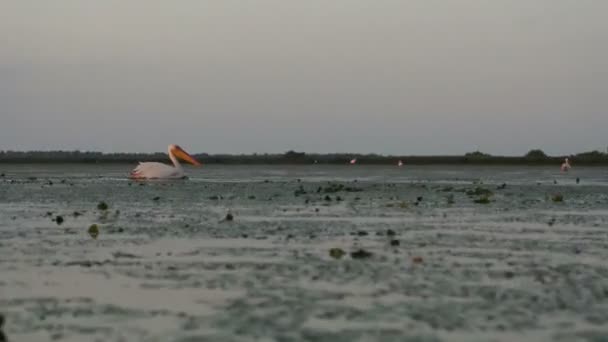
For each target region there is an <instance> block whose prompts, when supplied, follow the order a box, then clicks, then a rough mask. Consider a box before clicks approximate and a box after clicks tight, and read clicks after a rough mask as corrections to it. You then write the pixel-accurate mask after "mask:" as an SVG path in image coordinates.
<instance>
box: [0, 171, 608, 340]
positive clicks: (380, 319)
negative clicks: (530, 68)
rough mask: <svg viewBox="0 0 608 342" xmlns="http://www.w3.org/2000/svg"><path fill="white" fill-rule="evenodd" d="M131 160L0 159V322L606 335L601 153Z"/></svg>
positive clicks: (238, 335) (88, 335)
mask: <svg viewBox="0 0 608 342" xmlns="http://www.w3.org/2000/svg"><path fill="white" fill-rule="evenodd" d="M132 167H133V165H123V164H117V165H79V164H65V165H48V164H45V165H10V164H0V174H4V176H3V177H0V275H1V276H0V313H2V314H3V315H4V316H5V318H6V324H5V327H4V333H5V334H6V336H7V337H8V339H9V341H49V340H56V341H252V340H259V341H408V340H412V341H513V340H526V341H599V340H603V339H605V338H607V337H608V328H607V327H608V324H607V323H608V310H607V309H606V308H607V307H608V268H607V267H606V266H605V264H606V263H605V260H606V259H607V257H608V249H607V247H608V242H607V241H608V240H607V238H608V235H607V232H608V187H607V186H608V170H607V169H605V168H599V167H592V168H584V167H575V168H574V169H573V170H572V172H570V173H567V174H562V173H560V172H559V168H557V167H554V168H550V167H498V166H491V167H473V166H408V165H406V166H405V167H403V168H397V167H389V166H365V165H357V166H325V165H314V166H214V165H211V166H204V167H202V168H200V169H192V168H188V170H187V173H188V174H189V176H190V178H189V179H188V180H180V181H165V182H161V181H153V182H143V183H142V182H132V181H129V180H127V179H126V175H127V174H128V172H129V171H130V169H131V168H132ZM577 179H578V180H577ZM560 199H561V200H560ZM102 201H103V202H105V203H106V204H107V205H108V208H107V209H105V210H104V209H102V208H101V207H99V208H98V205H99V204H100V202H102ZM227 213H231V214H232V215H233V217H234V220H232V221H228V220H226V219H225V218H226V215H227ZM93 224H96V225H97V227H98V229H99V236H97V238H96V239H95V238H93V237H92V236H91V235H90V234H89V233H88V228H89V227H90V226H91V225H93ZM332 249H335V250H334V253H333V257H332V255H330V250H332ZM338 249H339V250H338ZM361 250H363V251H365V252H367V253H362V252H361ZM340 252H344V255H342V256H341V257H340V258H337V256H340V255H341V254H342V253H340Z"/></svg>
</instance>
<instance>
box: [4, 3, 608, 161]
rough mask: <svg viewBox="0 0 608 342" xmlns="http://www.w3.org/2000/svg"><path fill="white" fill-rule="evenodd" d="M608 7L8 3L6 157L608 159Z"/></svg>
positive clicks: (496, 4) (443, 4) (507, 4)
mask: <svg viewBox="0 0 608 342" xmlns="http://www.w3.org/2000/svg"><path fill="white" fill-rule="evenodd" d="M606 13H608V1H606V0H458V1H457V0H398V1H397V0H395V1H393V0H375V1H372V0H368V1H363V0H306V1H291V0H255V1H254V0H249V1H247V0H238V1H237V0H233V1H231V0H214V1H211V0H207V1H205V0H182V1H154V0H138V1H128V0H104V1H86V0H53V1H37V0H36V1H35V0H0V150H2V149H16V150H30V149H82V150H87V149H91V150H101V151H108V152H111V151H114V152H118V151H144V152H148V151H164V150H165V148H166V145H167V144H169V143H178V144H180V145H182V146H183V147H185V148H186V149H187V150H189V151H191V152H210V153H220V152H228V153H241V152H243V153H250V152H283V151H286V150H288V149H295V150H299V151H307V152H377V153H384V154H389V153H390V154H455V153H464V152H468V151H473V150H476V149H480V150H482V151H484V152H489V153H493V154H523V153H525V152H526V151H527V150H528V149H530V148H536V147H539V148H542V149H544V150H545V151H546V152H548V153H552V154H559V153H573V152H580V151H586V150H591V149H602V150H604V149H605V148H606V146H607V145H608V134H607V133H606V132H607V131H608V20H606Z"/></svg>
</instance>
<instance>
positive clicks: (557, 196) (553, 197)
mask: <svg viewBox="0 0 608 342" xmlns="http://www.w3.org/2000/svg"><path fill="white" fill-rule="evenodd" d="M551 200H552V201H553V202H563V201H564V195H562V194H553V195H551Z"/></svg>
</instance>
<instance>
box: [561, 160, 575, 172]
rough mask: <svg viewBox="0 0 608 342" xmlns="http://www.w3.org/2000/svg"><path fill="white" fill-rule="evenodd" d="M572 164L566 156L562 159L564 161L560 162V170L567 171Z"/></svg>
mask: <svg viewBox="0 0 608 342" xmlns="http://www.w3.org/2000/svg"><path fill="white" fill-rule="evenodd" d="M571 167H572V166H571V165H570V160H568V158H566V159H564V163H563V164H562V167H561V170H562V172H568V170H570V168H571Z"/></svg>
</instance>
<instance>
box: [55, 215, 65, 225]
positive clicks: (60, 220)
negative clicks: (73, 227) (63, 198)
mask: <svg viewBox="0 0 608 342" xmlns="http://www.w3.org/2000/svg"><path fill="white" fill-rule="evenodd" d="M54 221H55V223H57V224H58V225H61V224H62V223H63V216H61V215H57V216H56V217H55V219H54Z"/></svg>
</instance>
